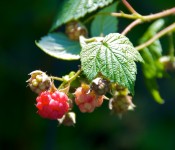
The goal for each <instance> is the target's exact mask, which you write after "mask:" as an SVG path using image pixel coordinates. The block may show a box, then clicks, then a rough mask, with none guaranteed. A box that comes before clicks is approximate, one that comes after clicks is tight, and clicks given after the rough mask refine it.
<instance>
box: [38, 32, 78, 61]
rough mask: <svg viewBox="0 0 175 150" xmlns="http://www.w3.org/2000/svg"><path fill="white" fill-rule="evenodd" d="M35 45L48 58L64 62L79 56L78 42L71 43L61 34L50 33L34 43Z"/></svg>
mask: <svg viewBox="0 0 175 150" xmlns="http://www.w3.org/2000/svg"><path fill="white" fill-rule="evenodd" d="M36 45H37V46H38V47H39V48H40V49H41V50H43V51H44V52H45V53H47V54H48V55H50V56H53V57H55V58H58V59H64V60H76V59H79V58H80V56H79V54H80V50H81V48H80V44H79V42H75V41H71V40H70V39H69V38H68V37H67V36H66V35H64V34H63V33H50V34H48V35H47V36H44V37H42V38H41V40H40V41H38V42H36Z"/></svg>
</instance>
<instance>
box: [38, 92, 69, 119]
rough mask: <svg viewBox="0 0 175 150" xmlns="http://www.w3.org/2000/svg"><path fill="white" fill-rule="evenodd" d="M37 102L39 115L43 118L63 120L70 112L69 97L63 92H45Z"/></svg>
mask: <svg viewBox="0 0 175 150" xmlns="http://www.w3.org/2000/svg"><path fill="white" fill-rule="evenodd" d="M36 101H37V103H36V107H37V108H38V112H37V113H38V114H39V115H40V116H41V117H43V118H47V119H52V120H56V119H59V118H62V117H63V115H64V114H66V113H67V112H68V110H69V104H68V97H67V95H66V94H65V93H63V92H59V91H55V92H50V91H45V92H42V93H41V94H40V95H39V96H38V97H37V98H36Z"/></svg>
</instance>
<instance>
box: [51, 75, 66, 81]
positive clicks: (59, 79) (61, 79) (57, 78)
mask: <svg viewBox="0 0 175 150" xmlns="http://www.w3.org/2000/svg"><path fill="white" fill-rule="evenodd" d="M50 78H51V79H53V80H58V81H64V80H63V78H59V77H55V76H50Z"/></svg>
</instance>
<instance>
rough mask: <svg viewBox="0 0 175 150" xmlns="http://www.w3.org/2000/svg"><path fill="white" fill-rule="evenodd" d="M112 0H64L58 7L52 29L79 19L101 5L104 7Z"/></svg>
mask: <svg viewBox="0 0 175 150" xmlns="http://www.w3.org/2000/svg"><path fill="white" fill-rule="evenodd" d="M112 1H113V0H64V1H63V2H62V3H61V4H62V5H60V7H59V9H58V13H57V16H56V19H55V22H54V23H53V25H52V28H51V31H53V30H54V29H56V28H57V27H59V26H60V25H62V24H64V23H67V22H68V21H71V20H77V19H78V18H80V17H83V16H85V15H86V14H87V13H90V12H92V11H95V10H96V9H97V8H99V7H104V6H106V5H108V4H109V3H111V2H112Z"/></svg>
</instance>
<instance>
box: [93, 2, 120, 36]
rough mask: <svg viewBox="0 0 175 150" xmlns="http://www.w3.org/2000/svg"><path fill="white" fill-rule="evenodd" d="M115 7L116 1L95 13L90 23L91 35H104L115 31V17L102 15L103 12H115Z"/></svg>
mask: <svg viewBox="0 0 175 150" xmlns="http://www.w3.org/2000/svg"><path fill="white" fill-rule="evenodd" d="M116 8H117V2H115V3H114V4H112V5H110V6H108V7H105V8H103V9H102V10H101V11H99V12H98V13H97V14H96V17H95V19H94V20H93V21H92V24H91V35H92V36H93V37H94V36H104V35H107V34H109V33H115V32H116V31H117V23H118V21H117V18H116V17H113V16H110V15H104V14H103V13H110V12H115V11H116Z"/></svg>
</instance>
